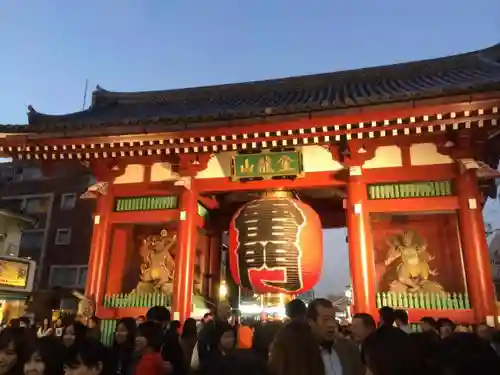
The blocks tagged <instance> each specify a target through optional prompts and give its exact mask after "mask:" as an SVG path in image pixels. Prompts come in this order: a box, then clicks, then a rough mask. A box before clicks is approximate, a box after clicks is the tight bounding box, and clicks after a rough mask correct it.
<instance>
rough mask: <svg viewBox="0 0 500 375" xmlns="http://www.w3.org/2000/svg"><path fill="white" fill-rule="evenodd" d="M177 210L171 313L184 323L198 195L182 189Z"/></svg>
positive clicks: (188, 311) (188, 310)
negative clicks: (177, 221)
mask: <svg viewBox="0 0 500 375" xmlns="http://www.w3.org/2000/svg"><path fill="white" fill-rule="evenodd" d="M179 209H180V210H179V211H180V219H179V224H178V232H177V253H176V255H175V277H174V290H173V311H174V317H175V318H177V319H178V320H180V321H181V323H184V321H185V320H186V319H187V318H189V316H190V314H191V312H192V294H193V279H194V264H195V259H196V243H197V241H196V240H197V233H198V228H197V222H198V220H197V216H198V194H197V193H196V192H195V191H193V190H191V188H188V187H186V188H184V189H183V191H182V193H181V194H180V206H179Z"/></svg>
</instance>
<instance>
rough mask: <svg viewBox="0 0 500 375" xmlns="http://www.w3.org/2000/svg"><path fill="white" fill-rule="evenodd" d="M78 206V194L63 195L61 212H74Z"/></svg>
mask: <svg viewBox="0 0 500 375" xmlns="http://www.w3.org/2000/svg"><path fill="white" fill-rule="evenodd" d="M75 204H76V194H75V193H67V194H63V195H61V210H64V211H66V210H72V209H73V208H75Z"/></svg>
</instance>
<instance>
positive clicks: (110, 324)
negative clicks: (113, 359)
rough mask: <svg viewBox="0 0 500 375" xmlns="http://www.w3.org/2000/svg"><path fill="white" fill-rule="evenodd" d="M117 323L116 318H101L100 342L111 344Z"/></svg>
mask: <svg viewBox="0 0 500 375" xmlns="http://www.w3.org/2000/svg"><path fill="white" fill-rule="evenodd" d="M117 324H118V320H114V319H113V320H111V319H110V320H107V319H106V320H101V342H102V343H103V344H104V345H107V346H111V345H112V344H113V338H114V336H115V329H116V325H117Z"/></svg>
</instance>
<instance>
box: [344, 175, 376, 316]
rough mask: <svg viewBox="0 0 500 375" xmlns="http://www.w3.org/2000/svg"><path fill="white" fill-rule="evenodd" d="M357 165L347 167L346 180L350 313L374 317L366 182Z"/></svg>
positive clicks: (372, 260) (373, 262) (372, 266)
mask: <svg viewBox="0 0 500 375" xmlns="http://www.w3.org/2000/svg"><path fill="white" fill-rule="evenodd" d="M360 175H361V168H360V167H351V168H350V176H349V181H348V182H347V204H346V215H347V217H346V219H347V238H348V242H349V243H348V245H349V265H350V269H351V279H352V289H353V304H354V306H353V310H354V313H355V314H356V313H368V314H372V315H374V316H376V314H377V306H376V302H375V258H374V253H373V240H372V236H371V227H370V216H369V213H368V212H367V209H366V206H367V205H366V201H367V192H366V185H365V184H364V183H363V182H362V181H361V178H360Z"/></svg>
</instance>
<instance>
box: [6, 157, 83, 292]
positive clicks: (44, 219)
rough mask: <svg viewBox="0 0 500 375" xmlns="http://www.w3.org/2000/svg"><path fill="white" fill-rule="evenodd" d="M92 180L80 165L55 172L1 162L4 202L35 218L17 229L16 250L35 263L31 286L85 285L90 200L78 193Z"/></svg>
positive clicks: (24, 164)
mask: <svg viewBox="0 0 500 375" xmlns="http://www.w3.org/2000/svg"><path fill="white" fill-rule="evenodd" d="M91 183H92V177H91V176H90V175H88V174H85V173H84V172H83V169H82V170H78V169H77V170H75V169H72V170H68V169H65V170H58V171H56V172H55V173H53V172H51V171H48V170H47V169H45V170H42V168H41V167H40V166H38V165H36V164H35V163H20V162H7V163H2V164H0V199H1V203H2V205H3V206H4V207H8V208H9V209H11V210H15V211H16V212H19V213H22V214H23V215H25V216H27V217H29V218H31V219H32V220H33V225H32V226H31V227H29V228H28V227H25V228H23V229H22V231H20V232H19V233H18V236H19V244H18V249H16V254H15V255H16V256H19V257H22V258H27V259H31V260H33V261H35V262H36V265H37V272H36V277H35V290H39V291H40V290H52V289H54V288H57V289H62V290H63V291H64V290H68V291H69V290H72V289H80V290H83V288H84V287H85V280H86V275H87V268H88V266H87V263H88V258H89V247H90V238H91V236H92V210H93V201H92V200H82V199H79V197H80V195H81V193H82V192H84V191H85V190H86V187H87V186H88V185H89V184H91ZM6 255H9V254H6Z"/></svg>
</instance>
